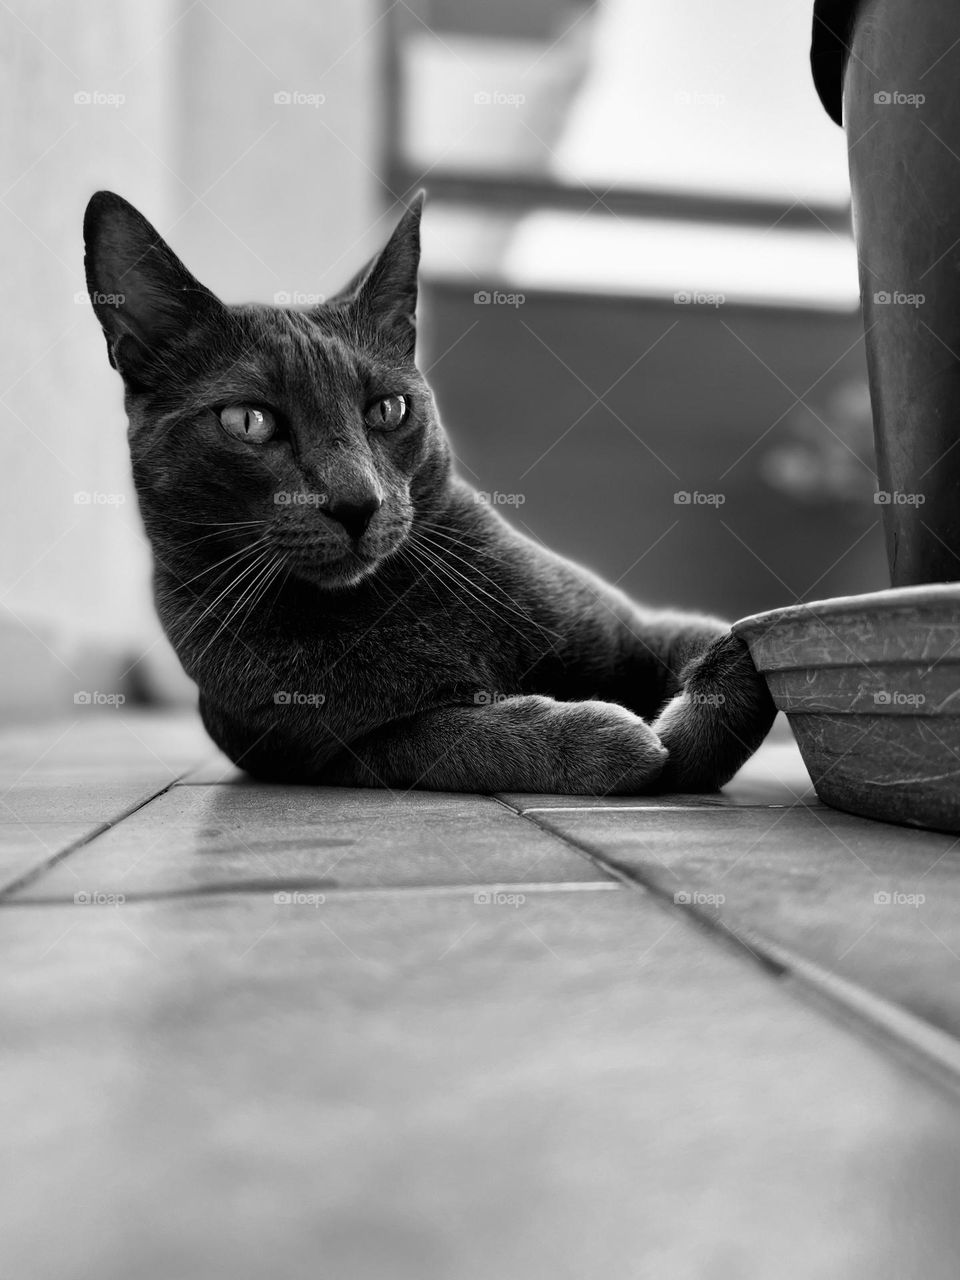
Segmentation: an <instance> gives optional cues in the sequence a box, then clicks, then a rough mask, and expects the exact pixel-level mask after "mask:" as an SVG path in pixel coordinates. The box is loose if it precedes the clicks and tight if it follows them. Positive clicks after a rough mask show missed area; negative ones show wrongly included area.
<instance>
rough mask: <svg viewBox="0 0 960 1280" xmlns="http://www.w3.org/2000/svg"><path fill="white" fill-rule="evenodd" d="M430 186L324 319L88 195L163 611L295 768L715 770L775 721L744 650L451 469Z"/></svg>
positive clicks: (232, 735) (476, 787)
mask: <svg viewBox="0 0 960 1280" xmlns="http://www.w3.org/2000/svg"><path fill="white" fill-rule="evenodd" d="M420 206H421V201H420V199H418V200H417V201H416V202H415V204H414V205H413V207H412V208H411V209H410V210H409V211H408V212H407V213H406V214H405V215H404V217H403V218H402V219H401V221H400V223H399V225H398V226H397V228H396V230H395V231H394V233H393V235H392V237H391V239H390V241H389V243H388V244H387V246H386V248H385V249H384V250H383V252H382V253H381V254H380V255H379V256H378V257H377V258H376V259H375V260H374V261H373V263H372V264H370V265H369V266H368V268H367V269H365V270H364V271H362V272H361V273H360V274H359V275H358V276H356V277H355V278H354V280H353V281H351V283H350V284H349V285H348V286H347V287H346V288H345V289H344V290H343V292H342V293H340V294H338V295H337V296H336V297H334V298H331V299H329V300H328V301H326V302H325V303H323V305H321V306H317V307H314V308H312V309H310V310H305V311H300V310H292V309H286V308H282V307H268V306H254V305H251V306H227V305H225V304H224V303H222V302H220V301H219V300H218V299H217V298H216V297H214V295H213V294H212V293H210V291H209V290H207V289H205V288H204V287H203V285H201V284H200V283H199V282H198V281H197V280H195V279H194V278H193V276H191V275H190V273H189V272H188V271H187V270H186V268H185V267H184V266H183V265H182V263H181V262H180V261H179V260H178V259H177V257H176V256H175V255H174V253H173V252H172V251H171V250H170V248H169V247H168V246H167V245H166V244H165V243H164V241H163V240H162V239H161V238H160V236H159V235H158V234H157V232H156V231H155V230H154V229H153V227H151V226H150V224H149V223H148V222H146V221H145V219H144V218H143V217H141V215H140V214H139V213H138V212H137V211H136V210H135V209H134V208H133V207H132V206H131V205H129V204H128V203H127V202H126V201H125V200H122V199H121V198H120V197H119V196H116V195H113V194H112V193H110V192H103V191H102V192H99V193H98V194H97V195H95V196H94V197H93V199H92V200H91V201H90V204H89V206H88V208H87V213H86V219H85V221H84V235H85V240H86V271H87V284H88V289H89V291H90V295H91V299H92V301H93V306H94V309H95V311H96V313H97V316H98V318H99V320H100V323H101V325H102V326H103V330H104V333H105V334H106V338H107V346H108V349H109V353H110V362H111V364H112V365H113V366H114V368H116V369H117V370H118V371H119V373H120V374H121V376H122V378H123V381H124V387H125V392H126V396H125V400H126V409H127V414H128V417H129V423H130V429H129V438H130V450H131V454H132V458H133V475H134V481H135V484H136V489H137V493H138V496H139V502H140V509H141V512H142V515H143V520H144V524H145V526H146V531H147V534H148V537H149V539H150V544H151V546H152V549H153V556H154V562H155V570H154V586H155V598H156V603H157V609H158V612H159V614H160V619H161V621H162V623H163V626H164V629H165V630H166V633H167V635H168V636H169V638H170V640H171V642H172V644H173V646H174V648H175V649H176V651H177V653H178V655H179V657H180V661H181V662H182V663H183V666H184V668H185V670H186V671H187V672H188V674H189V675H190V676H191V677H192V678H193V679H194V680H195V681H196V683H197V685H198V686H199V689H200V711H201V714H202V716H203V721H204V724H205V725H206V727H207V730H208V731H209V733H210V735H211V737H212V738H213V739H214V741H215V742H216V743H217V744H218V745H219V746H220V747H221V748H222V749H223V750H224V751H225V752H226V753H227V755H229V756H230V758H231V759H232V760H234V761H235V762H236V763H237V764H238V765H241V766H242V767H243V768H244V769H246V770H247V771H249V772H250V773H251V774H253V775H255V776H256V777H260V778H269V779H277V780H285V781H296V782H308V781H309V782H318V783H338V784H354V785H362V786H385V787H427V788H440V789H445V790H457V791H486V792H490V791H539V792H551V791H552V792H572V793H578V794H594V793H610V792H614V793H627V794H629V793H637V792H642V791H650V790H688V791H689V790H694V791H701V790H712V789H714V788H716V787H717V786H720V785H722V784H723V783H724V782H726V781H727V780H728V779H729V778H730V777H731V776H732V774H733V773H734V772H735V771H736V769H737V768H739V766H740V765H741V764H742V763H743V761H744V760H745V759H746V758H747V757H748V756H749V755H750V754H751V752H753V751H754V750H755V749H756V747H757V746H758V745H759V743H760V742H761V741H762V739H763V737H764V735H765V734H766V732H767V730H768V729H769V727H770V724H771V721H772V719H773V715H774V708H773V705H772V703H771V701H770V698H769V696H768V694H767V691H766V687H765V685H764V683H763V681H762V679H761V678H760V677H758V676H757V674H756V672H755V670H754V668H753V665H752V663H751V661H750V658H749V655H748V654H747V652H746V649H745V647H744V645H743V644H742V642H740V641H739V640H737V639H736V638H735V637H733V636H731V635H730V633H729V631H728V629H727V627H726V625H725V624H724V623H722V622H719V621H717V620H715V619H713V618H709V617H704V616H700V615H696V614H682V613H673V612H662V611H657V612H655V611H652V610H645V609H642V608H640V607H639V606H637V605H635V604H633V603H632V602H631V601H629V600H628V599H627V598H626V597H625V596H624V595H622V594H621V593H620V592H619V591H617V590H615V589H614V588H613V587H609V586H607V585H606V584H604V583H603V582H601V581H600V580H599V579H597V578H595V577H594V576H593V575H592V574H590V573H589V572H587V571H586V570H584V569H582V568H580V567H579V566H577V565H575V564H571V563H570V562H569V561H567V560H564V559H562V558H561V557H560V556H557V555H552V554H551V553H549V552H547V551H544V550H543V549H542V548H540V547H538V546H537V545H535V544H534V543H533V542H531V541H530V540H529V539H527V538H525V537H523V536H522V535H521V534H519V533H518V532H516V530H514V529H513V528H512V527H511V526H510V525H509V524H508V523H506V522H505V521H504V520H503V519H502V518H501V517H500V516H499V515H498V514H497V512H495V511H494V510H492V509H491V508H490V506H489V505H487V504H485V503H482V502H480V501H478V499H477V495H476V494H475V493H474V492H473V491H472V490H471V489H470V488H469V486H468V485H466V484H464V482H463V481H462V480H461V479H459V477H458V476H456V475H455V474H454V471H453V469H452V466H451V460H450V450H449V447H448V444H447V440H446V437H445V435H444V432H443V428H442V426H441V425H440V422H439V420H438V417H437V412H436V408H435V406H434V402H433V397H432V395H431V392H430V388H429V387H428V386H427V383H426V382H425V380H424V378H423V376H422V374H421V373H420V372H419V370H418V369H417V367H416V365H415V363H414V345H415V328H414V311H415V309H416V303H417V268H418V263H419V256H420ZM647 719H650V720H652V724H648V723H647Z"/></svg>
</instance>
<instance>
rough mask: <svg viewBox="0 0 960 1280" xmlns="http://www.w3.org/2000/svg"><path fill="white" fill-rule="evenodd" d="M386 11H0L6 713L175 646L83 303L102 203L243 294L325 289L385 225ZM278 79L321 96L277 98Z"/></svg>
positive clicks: (367, 1)
mask: <svg viewBox="0 0 960 1280" xmlns="http://www.w3.org/2000/svg"><path fill="white" fill-rule="evenodd" d="M378 13H379V8H378V6H377V5H376V2H375V0H351V3H350V4H349V5H347V4H343V3H338V0H273V2H272V3H271V4H270V5H264V4H262V3H261V2H259V0H232V2H231V3H227V2H226V0H203V2H202V3H197V4H191V3H190V2H189V0H138V3H136V4H133V3H130V2H129V0H126V2H124V0H92V2H91V3H85V4H84V5H82V6H74V5H71V4H70V3H68V0H48V2H47V3H42V4H37V3H36V2H35V0H34V2H33V3H30V2H29V0H9V3H8V4H5V5H4V6H3V8H2V10H0V112H2V118H3V119H4V121H5V124H6V127H5V129H4V130H3V133H2V136H0V154H2V165H0V175H2V176H0V192H2V195H0V278H2V279H3V280H4V283H5V286H6V293H5V306H4V309H3V312H2V315H0V420H2V426H0V431H2V441H3V458H4V465H3V467H2V468H0V710H5V711H7V712H8V713H9V712H10V710H11V709H13V710H14V711H18V712H25V713H27V714H31V713H33V714H36V713H42V712H50V711H61V712H63V711H66V710H67V709H68V708H69V707H70V704H71V703H72V696H71V694H72V691H74V690H76V689H78V688H83V687H86V685H87V684H88V683H89V681H91V680H93V679H101V680H109V679H110V678H111V674H110V671H109V670H108V669H106V668H104V667H103V666H102V664H101V665H99V666H91V661H92V660H91V658H90V656H89V655H90V654H91V653H93V652H97V651H102V650H103V649H104V648H105V647H106V648H108V649H111V650H114V651H116V652H120V653H128V654H134V653H136V652H138V651H142V650H143V649H147V648H150V647H151V646H153V647H152V650H151V653H152V656H153V658H154V659H158V660H159V659H162V658H163V654H164V650H165V642H163V641H161V642H160V643H157V636H158V634H159V633H158V628H157V626H156V623H155V621H154V619H153V614H152V609H151V606H150V601H149V590H148V572H149V562H148V557H147V554H146V550H145V547H144V546H143V543H142V540H141V537H140V532H139V523H138V519H137V515H136V510H135V504H134V502H133V500H132V493H131V490H130V485H129V478H128V462H127V452H126V441H125V438H124V418H123V413H122V402H121V388H120V383H119V380H118V379H117V377H116V375H115V373H114V372H113V371H112V370H111V369H110V368H109V365H108V364H107V360H106V353H105V347H104V344H103V341H102V338H101V336H100V333H99V329H98V327H97V325H96V322H95V320H94V318H93V314H92V312H91V311H90V309H89V307H88V306H86V305H85V304H80V305H78V304H77V302H75V295H76V294H77V293H78V292H79V291H82V290H83V288H84V280H83V263H82V240H81V222H82V217H83V208H84V205H85V203H86V200H87V198H88V196H89V194H90V193H91V192H92V191H93V190H95V189H96V188H97V187H111V188H113V189H115V190H117V191H119V192H120V193H121V194H123V195H124V196H126V197H127V198H128V199H130V200H132V201H133V202H134V203H135V204H136V205H138V206H139V207H140V208H141V209H142V210H143V211H144V213H145V214H146V215H147V216H148V217H149V218H150V219H151V221H153V222H154V223H155V224H156V225H157V226H158V227H159V229H160V230H161V231H162V232H163V233H164V234H165V235H168V237H169V239H170V241H171V243H172V244H173V245H174V247H175V248H176V250H177V251H178V252H179V253H180V254H181V256H183V257H184V258H185V259H186V261H187V262H188V264H189V265H190V267H191V268H192V269H193V270H194V271H195V272H196V273H197V274H198V275H199V276H200V277H201V279H203V280H204V281H205V282H206V283H208V284H209V285H210V286H211V287H212V288H214V289H216V290H218V291H220V292H222V293H223V295H224V296H225V297H227V298H228V299H229V300H239V299H243V298H259V299H262V300H268V301H269V300H271V299H272V297H273V295H274V293H276V292H278V291H280V290H284V289H287V290H291V291H292V290H293V289H302V290H307V291H316V292H329V291H331V290H332V289H333V288H334V287H335V285H336V284H337V283H338V282H339V281H341V280H342V279H343V278H345V277H346V275H347V274H349V272H350V271H352V269H353V268H354V267H355V266H356V265H357V264H358V263H359V262H360V261H361V260H362V259H363V258H364V256H365V255H367V254H369V253H370V252H372V249H373V246H374V245H375V243H376V242H377V241H378V239H379V238H380V228H379V227H378V226H377V222H378V218H379V217H380V214H381V211H382V205H381V201H380V194H379V189H378V183H377V181H376V178H375V176H374V172H373V171H374V170H375V168H376V166H377V120H376V116H375V104H376V103H377V102H378V101H379V100H380V99H379V94H378V93H377V92H375V91H372V90H373V89H374V87H375V85H376V76H377V59H378V56H379V52H378V35H379V31H380V28H379V26H378V25H377V24H376V18H377V16H378ZM282 90H292V91H299V92H300V93H305V94H315V95H321V94H322V95H323V97H324V102H323V105H322V106H319V107H316V108H314V107H311V106H306V105H303V106H296V105H293V104H291V105H289V106H278V105H276V104H275V102H274V94H275V93H276V92H278V91H282ZM77 93H87V94H89V95H92V96H93V97H94V99H95V100H94V101H91V102H82V101H81V102H78V101H75V95H76V94H77ZM97 95H102V96H103V95H106V97H105V99H104V100H101V101H97V100H96V98H97ZM339 258H342V261H341V262H337V259H339ZM78 492H87V493H91V494H99V495H109V496H110V498H111V499H112V500H111V501H109V502H101V503H98V502H96V501H93V502H90V503H87V504H83V503H77V502H76V501H75V500H74V499H75V495H76V494H77V493H78ZM161 665H162V663H161ZM170 665H171V669H172V664H170Z"/></svg>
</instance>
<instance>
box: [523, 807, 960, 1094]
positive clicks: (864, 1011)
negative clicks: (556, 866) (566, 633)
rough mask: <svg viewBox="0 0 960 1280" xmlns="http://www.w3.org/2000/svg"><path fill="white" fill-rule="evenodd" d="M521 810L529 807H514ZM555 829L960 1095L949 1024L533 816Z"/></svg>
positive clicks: (628, 882) (959, 1057)
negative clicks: (689, 901) (674, 893)
mask: <svg viewBox="0 0 960 1280" xmlns="http://www.w3.org/2000/svg"><path fill="white" fill-rule="evenodd" d="M514 812H515V813H517V815H518V816H519V817H522V818H523V817H527V814H528V813H529V812H530V811H529V810H527V811H523V812H521V811H519V810H517V809H514ZM527 820H528V821H530V822H532V823H533V824H534V825H535V826H537V827H540V829H541V830H543V831H550V833H551V834H552V835H556V836H557V837H558V838H559V839H561V840H563V841H564V842H565V843H566V844H568V845H569V846H570V848H572V849H574V850H575V851H576V852H578V853H580V854H581V855H582V856H583V857H586V858H587V859H588V861H589V862H590V863H591V864H592V865H593V866H595V867H596V868H597V869H598V870H601V871H606V872H607V873H608V874H609V875H613V876H615V877H616V878H617V879H618V880H619V881H620V883H621V884H623V885H624V886H627V887H630V888H632V889H634V890H639V891H640V892H642V893H644V894H646V895H647V896H648V897H649V898H650V899H652V900H653V901H655V902H656V903H657V904H658V905H659V906H660V907H661V908H662V909H663V910H664V911H665V912H677V911H679V912H681V913H682V914H683V916H684V918H685V919H687V920H689V921H690V922H691V923H692V924H693V925H695V926H696V927H698V928H700V929H701V930H702V931H704V932H706V933H709V934H710V935H711V936H713V937H714V938H716V939H717V940H718V941H720V942H722V943H725V944H726V945H728V946H730V947H733V948H735V949H736V950H737V951H738V952H739V953H740V954H741V955H742V956H744V958H747V959H749V961H751V962H752V963H754V964H756V965H758V966H759V967H760V968H762V969H764V970H765V971H766V972H767V973H769V974H771V975H772V976H774V977H776V978H778V979H779V980H780V981H785V982H786V984H787V985H789V987H790V989H791V990H794V991H795V992H796V994H797V996H798V997H799V998H801V999H803V1000H804V1002H805V1003H808V1004H810V1005H812V1006H813V1007H815V1008H817V1009H818V1010H819V1011H820V1012H822V1013H824V1014H826V1015H828V1016H830V1017H831V1018H832V1019H833V1020H834V1021H835V1022H836V1023H837V1024H838V1025H839V1026H841V1027H843V1028H845V1029H846V1030H847V1031H850V1030H851V1029H852V1028H851V1023H853V1024H854V1027H855V1030H856V1031H857V1032H859V1034H861V1035H862V1036H864V1037H865V1038H866V1039H868V1040H870V1041H871V1042H872V1043H873V1044H874V1045H875V1046H876V1047H877V1048H878V1049H881V1050H883V1051H886V1052H888V1053H890V1054H891V1055H893V1056H895V1057H897V1058H899V1059H901V1060H904V1061H906V1062H907V1063H909V1065H910V1066H911V1067H912V1068H913V1069H914V1070H916V1071H917V1072H918V1073H919V1074H921V1075H923V1076H924V1078H926V1079H928V1080H931V1081H932V1082H933V1083H935V1084H937V1085H938V1086H940V1087H941V1088H943V1089H945V1090H946V1091H947V1092H948V1093H949V1094H950V1096H951V1098H952V1100H953V1101H955V1102H956V1101H957V1100H958V1099H960V1042H958V1040H957V1038H956V1037H955V1036H953V1035H952V1034H950V1033H949V1032H947V1031H944V1030H942V1029H941V1028H939V1027H937V1026H935V1025H934V1024H933V1023H930V1022H928V1021H926V1020H925V1019H923V1018H920V1017H918V1016H917V1015H916V1014H914V1013H911V1012H910V1011H909V1010H907V1009H904V1008H903V1007H902V1006H901V1005H899V1004H896V1003H895V1002H894V1001H891V1000H888V999H886V998H885V997H883V996H878V995H876V994H874V993H873V992H871V991H869V990H867V989H866V988H865V987H863V986H861V985H860V984H858V983H854V982H850V981H849V980H847V979H845V978H841V977H838V976H837V975H836V974H834V973H831V972H830V971H829V970H828V969H825V968H823V967H822V966H820V965H818V964H816V963H815V962H814V961H811V960H807V959H806V958H805V957H804V956H802V955H801V954H799V953H798V952H796V951H793V950H792V949H791V948H789V947H785V946H783V945H781V944H780V943H778V942H776V941H774V940H773V939H771V938H769V937H768V936H767V935H765V934H762V933H757V932H755V931H753V930H751V929H749V928H746V927H742V928H738V927H736V926H735V925H733V924H732V923H730V922H728V921H726V920H723V919H721V918H718V917H714V916H710V915H708V914H706V913H705V912H703V911H701V910H700V909H698V908H697V907H695V906H692V905H691V906H686V905H682V904H678V903H675V902H674V901H673V899H672V898H670V897H668V896H667V894H666V893H665V892H664V891H663V890H662V889H661V888H660V886H659V885H657V884H656V883H655V882H652V881H648V880H646V879H645V878H644V877H643V876H642V875H641V874H638V873H636V872H634V871H627V870H626V869H625V868H624V867H622V866H621V865H620V864H619V863H617V862H616V861H615V860H614V859H612V858H607V857H605V856H604V855H603V854H598V853H596V852H594V851H593V850H592V849H590V848H589V847H588V846H587V845H585V844H583V843H582V842H581V841H579V840H578V839H576V838H575V837H573V836H568V835H564V834H561V833H560V832H556V831H551V829H550V828H549V827H547V826H545V825H544V824H543V823H542V822H541V821H539V820H538V819H537V818H528V819H527Z"/></svg>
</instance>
